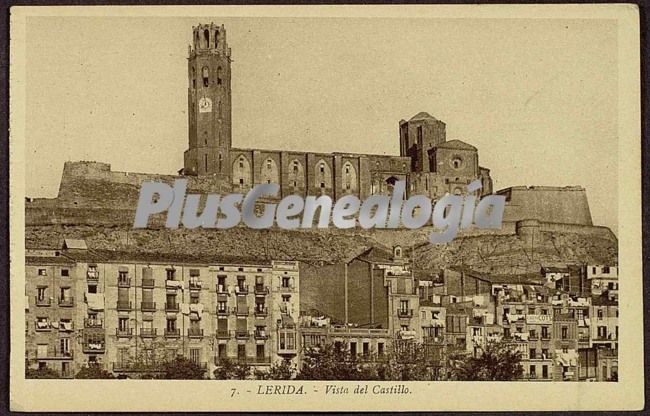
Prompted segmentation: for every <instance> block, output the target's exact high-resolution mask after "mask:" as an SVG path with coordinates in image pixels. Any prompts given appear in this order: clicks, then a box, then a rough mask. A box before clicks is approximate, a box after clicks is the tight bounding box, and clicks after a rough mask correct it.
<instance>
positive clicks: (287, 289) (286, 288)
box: [280, 284, 294, 292]
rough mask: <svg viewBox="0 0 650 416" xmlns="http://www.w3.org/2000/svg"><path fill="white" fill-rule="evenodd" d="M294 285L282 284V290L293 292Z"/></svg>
mask: <svg viewBox="0 0 650 416" xmlns="http://www.w3.org/2000/svg"><path fill="white" fill-rule="evenodd" d="M293 290H294V286H293V285H291V284H289V285H284V284H283V285H280V292H293Z"/></svg>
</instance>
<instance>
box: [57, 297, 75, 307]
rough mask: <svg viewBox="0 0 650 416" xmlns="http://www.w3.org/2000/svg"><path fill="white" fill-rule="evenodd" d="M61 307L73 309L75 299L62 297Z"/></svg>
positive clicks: (60, 300) (60, 299)
mask: <svg viewBox="0 0 650 416" xmlns="http://www.w3.org/2000/svg"><path fill="white" fill-rule="evenodd" d="M59 306H60V307H66V308H71V307H73V306H74V297H72V296H69V297H60V298H59Z"/></svg>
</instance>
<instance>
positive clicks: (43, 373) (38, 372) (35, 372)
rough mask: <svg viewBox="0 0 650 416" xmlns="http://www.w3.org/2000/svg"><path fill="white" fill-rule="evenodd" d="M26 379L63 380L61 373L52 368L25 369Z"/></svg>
mask: <svg viewBox="0 0 650 416" xmlns="http://www.w3.org/2000/svg"><path fill="white" fill-rule="evenodd" d="M25 378H61V376H60V375H59V373H58V372H57V371H56V370H54V369H53V368H50V367H43V368H25Z"/></svg>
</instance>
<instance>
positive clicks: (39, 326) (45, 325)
mask: <svg viewBox="0 0 650 416" xmlns="http://www.w3.org/2000/svg"><path fill="white" fill-rule="evenodd" d="M34 326H35V330H36V332H47V331H51V330H52V325H51V324H50V322H49V321H48V322H38V321H36V322H35V323H34Z"/></svg>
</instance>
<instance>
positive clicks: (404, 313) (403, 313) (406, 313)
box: [397, 309, 413, 318]
mask: <svg viewBox="0 0 650 416" xmlns="http://www.w3.org/2000/svg"><path fill="white" fill-rule="evenodd" d="M397 316H399V317H400V318H411V317H412V316H413V309H398V310H397Z"/></svg>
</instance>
